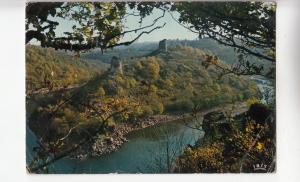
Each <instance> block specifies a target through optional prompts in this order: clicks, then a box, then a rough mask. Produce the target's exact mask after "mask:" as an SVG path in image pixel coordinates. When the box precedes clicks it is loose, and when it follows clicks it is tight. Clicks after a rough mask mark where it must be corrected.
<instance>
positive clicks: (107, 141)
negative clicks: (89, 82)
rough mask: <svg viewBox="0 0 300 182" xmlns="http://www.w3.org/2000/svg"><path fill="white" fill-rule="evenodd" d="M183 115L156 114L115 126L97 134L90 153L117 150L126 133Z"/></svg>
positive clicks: (96, 153)
mask: <svg viewBox="0 0 300 182" xmlns="http://www.w3.org/2000/svg"><path fill="white" fill-rule="evenodd" d="M189 116H190V115H189V114H184V115H156V116H151V117H148V118H144V119H141V120H140V121H138V122H136V123H125V124H121V125H119V126H116V127H115V128H114V129H113V131H112V132H111V133H110V134H109V135H99V136H98V137H97V138H96V140H95V142H94V143H93V145H92V147H91V150H92V151H91V155H93V156H101V155H105V154H109V153H112V152H114V151H116V150H118V149H119V148H120V147H121V146H122V144H123V143H125V142H127V141H128V140H127V139H126V136H125V135H126V134H128V133H129V132H131V131H135V130H139V129H142V128H147V127H150V126H153V125H155V124H158V123H163V122H169V121H174V120H178V119H184V118H187V117H189Z"/></svg>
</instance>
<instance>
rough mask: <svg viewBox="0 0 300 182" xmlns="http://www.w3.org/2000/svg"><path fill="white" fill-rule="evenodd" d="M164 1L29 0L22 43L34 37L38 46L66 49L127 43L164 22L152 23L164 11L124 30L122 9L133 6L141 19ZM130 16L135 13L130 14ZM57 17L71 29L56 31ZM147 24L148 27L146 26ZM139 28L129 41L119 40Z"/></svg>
mask: <svg viewBox="0 0 300 182" xmlns="http://www.w3.org/2000/svg"><path fill="white" fill-rule="evenodd" d="M163 4H165V3H162V2H157V3H154V2H152V3H124V2H76V3H74V2H72V3H71V2H55V3H50V2H32V3H27V5H26V44H27V43H29V42H30V41H31V40H33V39H36V40H37V41H39V42H40V43H41V46H42V47H52V48H55V49H63V50H69V51H75V52H77V53H79V51H84V50H89V49H93V48H100V49H102V50H103V49H107V48H113V47H115V46H120V45H129V44H131V43H133V42H134V41H136V40H137V39H138V38H139V37H141V36H142V35H143V34H149V33H151V32H152V31H154V30H156V29H160V28H163V27H164V26H165V24H163V25H159V26H156V23H157V21H158V20H159V19H160V18H162V17H163V16H164V15H165V12H163V13H162V15H161V16H159V17H158V18H156V19H154V20H153V22H152V23H151V24H149V25H146V26H140V27H138V28H136V29H133V30H126V31H125V30H124V29H125V27H124V25H123V24H122V20H123V19H124V18H125V17H126V16H129V15H131V14H129V13H128V12H127V11H126V10H127V8H129V9H135V10H137V11H138V14H137V15H138V16H140V17H141V21H142V19H143V18H144V17H145V16H147V15H149V14H150V13H151V12H152V10H153V8H154V7H156V6H162V5H163ZM133 15H134V16H137V15H135V14H133ZM59 18H63V19H66V20H68V21H70V22H72V23H73V26H72V30H71V31H67V32H64V35H63V36H58V35H56V32H55V30H56V28H57V27H58V26H60V23H59V21H58V19H59ZM147 28H151V29H150V30H146V29H147ZM138 31H142V32H140V33H139V34H138V35H137V36H136V37H135V38H133V39H132V40H131V41H126V42H119V41H120V39H121V38H122V37H123V36H124V35H125V34H127V33H132V32H135V33H137V32H138Z"/></svg>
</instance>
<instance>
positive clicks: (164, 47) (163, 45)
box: [158, 39, 168, 52]
mask: <svg viewBox="0 0 300 182" xmlns="http://www.w3.org/2000/svg"><path fill="white" fill-rule="evenodd" d="M158 49H159V50H160V51H163V52H167V51H168V47H167V39H163V40H161V41H159V43H158Z"/></svg>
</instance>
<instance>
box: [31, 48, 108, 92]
mask: <svg viewBox="0 0 300 182" xmlns="http://www.w3.org/2000/svg"><path fill="white" fill-rule="evenodd" d="M103 67H104V66H103V64H101V63H99V62H98V63H96V62H91V61H85V60H82V59H76V58H73V57H71V56H68V55H66V54H62V53H60V52H57V51H55V50H54V49H49V48H48V49H47V48H41V47H38V46H32V45H28V46H26V86H27V91H34V90H38V89H41V88H55V87H67V86H70V85H74V84H80V83H83V82H85V81H87V80H89V79H90V78H91V77H92V76H94V75H95V74H96V73H100V71H101V70H103Z"/></svg>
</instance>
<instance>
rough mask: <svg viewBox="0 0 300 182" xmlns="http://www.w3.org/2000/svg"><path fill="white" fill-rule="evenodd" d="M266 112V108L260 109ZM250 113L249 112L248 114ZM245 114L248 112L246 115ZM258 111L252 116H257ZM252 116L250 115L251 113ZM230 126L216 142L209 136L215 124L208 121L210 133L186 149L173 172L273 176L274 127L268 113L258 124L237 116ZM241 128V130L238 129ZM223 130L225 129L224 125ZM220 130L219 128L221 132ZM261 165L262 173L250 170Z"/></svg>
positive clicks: (250, 119)
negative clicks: (268, 173)
mask: <svg viewBox="0 0 300 182" xmlns="http://www.w3.org/2000/svg"><path fill="white" fill-rule="evenodd" d="M261 107H263V108H266V106H261ZM249 111H250V110H249ZM249 111H248V112H249ZM261 111H262V110H256V111H255V112H258V113H256V114H254V113H252V114H254V115H258V116H259V117H261V116H260V115H259V112H261ZM252 112H253V111H252ZM239 117H240V118H239V119H238V118H235V119H234V120H233V121H232V122H231V123H226V125H227V126H230V127H229V128H231V129H229V130H227V132H220V137H219V138H213V139H212V138H210V137H211V136H213V134H214V131H215V130H216V129H215V128H216V127H217V121H216V123H212V121H209V122H210V124H209V126H210V127H211V128H210V129H209V130H211V133H209V130H208V129H206V130H207V131H205V136H204V138H203V139H202V142H200V141H199V142H198V144H197V145H195V146H194V147H187V148H186V149H185V151H184V153H183V155H181V156H180V157H179V158H178V159H177V161H176V167H175V172H179V173H237V172H247V173H249V172H251V173H253V172H264V173H265V172H273V171H274V170H275V163H274V162H275V147H276V146H275V135H274V131H275V130H274V129H275V128H274V124H273V123H272V122H270V121H271V120H272V119H271V118H273V117H274V116H273V115H272V112H269V113H268V115H266V117H267V119H266V120H264V123H263V124H262V122H261V121H259V120H254V118H253V117H251V116H248V117H245V116H239ZM240 124H244V125H245V126H244V127H240V126H239V125H240ZM224 126H225V125H224ZM224 126H223V127H222V126H219V128H221V129H222V128H223V129H224ZM256 164H264V165H266V166H265V169H261V170H259V171H256V170H255V169H254V168H253V166H254V165H256Z"/></svg>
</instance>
